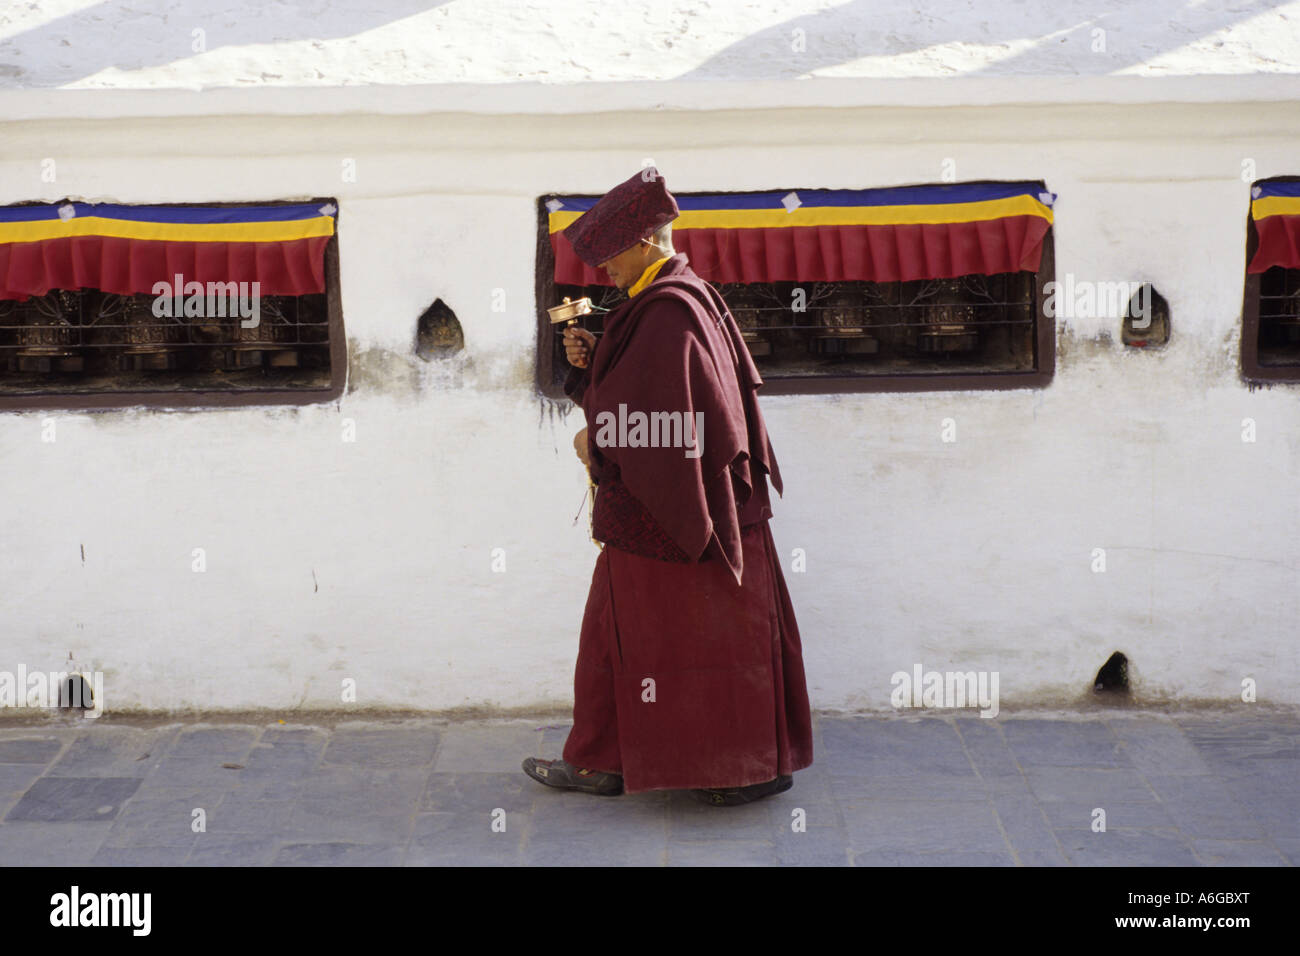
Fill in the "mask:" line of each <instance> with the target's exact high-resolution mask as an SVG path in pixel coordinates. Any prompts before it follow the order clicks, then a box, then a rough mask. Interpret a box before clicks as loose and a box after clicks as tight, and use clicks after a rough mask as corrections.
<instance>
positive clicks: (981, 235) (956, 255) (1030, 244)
mask: <svg viewBox="0 0 1300 956" xmlns="http://www.w3.org/2000/svg"><path fill="white" fill-rule="evenodd" d="M1050 226H1051V223H1050V222H1049V221H1048V220H1047V219H1044V218H1042V217H1041V216H1009V217H1004V218H999V219H988V220H981V221H975V222H953V223H924V224H917V223H907V224H899V225H831V226H787V227H781V228H757V229H726V228H720V229H700V228H695V229H683V230H680V231H674V232H673V246H674V247H675V248H676V250H677V251H678V252H684V253H686V255H687V257H688V258H689V259H690V263H691V268H692V269H694V270H695V271H696V272H697V273H698V274H699V275H700V276H702V277H703V278H705V279H707V280H709V281H710V282H720V283H723V282H782V281H790V282H845V281H853V280H860V281H868V282H898V281H907V280H912V279H947V278H954V277H956V276H961V275H970V274H972V273H978V274H981V275H993V274H996V273H1000V272H1018V271H1021V270H1029V271H1031V272H1036V271H1038V267H1039V263H1040V260H1041V258H1042V251H1043V237H1044V236H1046V235H1047V230H1048V229H1049V228H1050ZM551 248H552V249H553V250H554V253H555V281H556V282H558V283H562V284H568V285H609V284H610V282H609V278H608V276H606V274H605V272H604V271H603V270H598V269H593V268H591V267H590V266H587V265H585V264H584V263H583V262H582V261H581V260H580V259H578V257H577V256H576V255H574V253H573V249H572V247H571V246H570V245H569V243H568V241H567V240H565V239H564V237H563V236H562V235H561V234H560V233H558V232H554V233H552V234H551Z"/></svg>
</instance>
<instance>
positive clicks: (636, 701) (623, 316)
mask: <svg viewBox="0 0 1300 956" xmlns="http://www.w3.org/2000/svg"><path fill="white" fill-rule="evenodd" d="M761 384H762V379H761V378H760V377H759V374H758V370H757V369H756V368H755V367H754V363H753V359H752V358H750V355H749V352H748V350H747V349H746V348H745V346H744V343H743V340H742V339H741V336H740V330H739V329H738V328H737V327H736V323H735V320H734V319H733V318H732V317H731V314H730V312H728V311H727V308H726V305H725V303H723V302H722V299H721V297H720V296H718V294H717V292H716V291H715V290H714V289H713V288H712V287H711V286H709V285H708V284H707V283H706V282H704V281H703V280H702V279H700V278H699V277H698V276H696V275H695V273H694V272H692V271H691V269H690V268H689V266H688V265H687V264H686V257H685V256H683V255H677V256H674V257H672V258H671V259H670V260H669V261H668V262H667V263H666V264H665V265H664V266H663V267H662V268H661V269H660V271H659V273H658V275H657V276H656V278H655V280H654V281H653V282H651V283H650V284H649V285H648V286H647V287H646V288H645V289H644V290H643V291H642V292H640V293H639V294H638V295H637V296H636V297H634V298H632V299H630V300H629V301H628V302H626V303H624V304H623V305H621V306H619V307H618V308H617V309H615V310H613V311H612V312H610V313H609V314H608V315H607V316H606V318H605V334H604V335H603V337H602V338H601V339H600V340H599V341H598V343H597V346H596V349H595V351H594V354H593V355H592V359H591V363H590V371H589V372H588V371H579V370H577V369H575V370H573V371H572V372H571V373H570V376H569V380H568V382H566V385H565V390H566V392H568V393H569V394H570V396H572V397H573V398H574V399H575V400H576V401H578V402H579V404H581V405H582V407H583V410H584V411H585V412H586V416H587V435H588V452H589V456H590V459H591V471H592V477H593V479H594V480H595V481H596V482H597V486H598V487H597V493H596V503H595V513H594V516H593V518H594V531H595V535H596V537H597V538H598V539H599V540H602V541H603V542H604V543H605V547H604V548H603V550H602V551H601V553H600V556H599V557H598V558H597V559H596V568H595V572H594V574H593V575H592V582H591V591H590V593H589V594H588V597H587V607H586V612H585V614H584V616H583V621H582V634H581V638H580V642H579V649H578V662H577V668H576V672H575V678H574V708H573V730H572V731H571V732H570V734H569V738H568V741H567V742H566V744H565V747H564V759H565V760H566V761H567V762H569V763H570V764H573V765H575V766H578V767H584V768H588V769H592V770H601V771H606V772H612V773H621V774H622V775H623V785H624V790H625V791H626V792H629V793H636V792H638V791H643V790H658V789H688V788H696V787H739V786H747V785H749V784H755V783H764V782H766V781H769V780H771V779H772V778H774V777H776V776H778V775H784V774H791V773H793V772H795V771H796V770H801V769H803V768H804V767H807V766H808V765H809V764H811V763H812V720H811V715H810V712H809V705H808V692H807V687H806V684H805V680H804V670H803V656H802V649H801V646H800V641H799V629H798V625H797V624H796V622H795V616H794V609H793V607H792V606H791V604H790V596H789V593H788V591H787V590H786V584H785V577H784V575H783V573H782V571H781V565H780V560H779V557H778V555H777V553H776V548H775V545H774V544H773V541H772V535H771V532H770V531H769V529H768V526H767V520H768V518H770V517H771V515H772V512H771V508H770V506H769V498H768V492H767V481H768V478H769V476H770V478H771V480H772V483H773V484H774V485H775V486H776V489H777V491H780V490H781V478H780V471H779V469H778V468H777V464H776V457H775V455H774V454H773V452H772V447H771V443H770V441H769V440H768V437H767V429H766V427H765V425H764V423H763V417H762V412H761V411H760V410H759V407H758V397H757V389H758V387H759V386H760V385H761ZM620 405H622V406H624V409H623V415H624V419H625V420H627V418H629V417H631V416H632V413H634V412H637V411H641V412H645V413H647V414H649V413H651V412H660V413H664V412H678V413H682V415H683V416H690V417H689V418H688V419H686V420H688V421H691V422H694V421H696V420H697V419H696V418H695V414H696V413H697V412H698V413H700V414H701V415H702V419H700V420H701V421H702V425H703V428H702V432H701V434H700V436H699V438H700V440H699V444H698V445H697V446H696V448H695V449H694V451H695V452H697V454H691V455H688V454H686V450H685V449H683V448H681V447H630V443H624V444H620V445H617V446H613V447H602V446H601V444H600V442H599V439H600V435H601V430H600V425H599V423H600V422H601V421H602V413H609V414H610V415H612V416H616V417H617V416H618V415H619V413H620V409H619V406H620ZM688 427H689V426H688ZM606 434H608V432H606ZM687 436H689V432H688V433H687ZM652 696H653V700H651V699H650V698H651V697H652Z"/></svg>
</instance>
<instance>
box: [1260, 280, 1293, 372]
mask: <svg viewBox="0 0 1300 956" xmlns="http://www.w3.org/2000/svg"><path fill="white" fill-rule="evenodd" d="M1259 362H1260V364H1261V365H1295V366H1300V269H1282V268H1272V269H1269V270H1268V271H1267V272H1265V273H1264V274H1263V275H1262V276H1261V277H1260V282H1259Z"/></svg>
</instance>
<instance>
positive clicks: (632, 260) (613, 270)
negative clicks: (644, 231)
mask: <svg viewBox="0 0 1300 956" xmlns="http://www.w3.org/2000/svg"><path fill="white" fill-rule="evenodd" d="M660 255H661V253H660V252H659V250H658V249H657V248H656V247H655V246H652V245H651V244H650V243H649V242H646V241H645V240H644V239H643V240H641V241H640V242H638V243H637V244H636V245H635V246H633V247H632V248H631V249H625V250H624V251H623V252H620V253H619V254H618V255H616V256H615V257H614V258H613V259H606V260H605V261H604V262H602V263H601V264H600V266H599V268H601V269H604V270H605V274H606V275H608V276H609V281H610V282H612V283H614V285H616V286H618V288H620V289H625V290H626V289H628V288H630V287H631V286H633V285H635V284H636V280H637V279H639V278H641V273H643V272H645V270H646V266H648V265H650V263H651V262H653V261H654V260H655V259H657V258H659V256H660Z"/></svg>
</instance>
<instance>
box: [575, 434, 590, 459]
mask: <svg viewBox="0 0 1300 956" xmlns="http://www.w3.org/2000/svg"><path fill="white" fill-rule="evenodd" d="M573 450H574V451H576V452H577V453H578V458H579V459H581V461H582V463H583V464H584V465H586V466H587V467H588V468H590V467H591V461H590V460H589V459H588V457H587V429H585V428H584V429H583V430H582V431H580V432H578V434H576V435H574V436H573Z"/></svg>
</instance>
